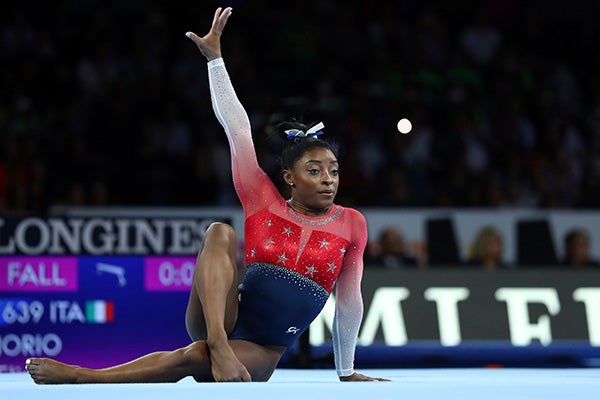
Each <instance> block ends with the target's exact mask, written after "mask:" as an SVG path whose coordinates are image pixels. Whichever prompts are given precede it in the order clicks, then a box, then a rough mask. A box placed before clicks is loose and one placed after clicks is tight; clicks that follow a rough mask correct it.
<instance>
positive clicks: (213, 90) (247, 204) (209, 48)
mask: <svg viewBox="0 0 600 400" xmlns="http://www.w3.org/2000/svg"><path fill="white" fill-rule="evenodd" d="M230 15H231V7H227V8H225V9H221V8H218V9H217V10H216V11H215V15H214V18H213V23H212V26H211V28H210V31H209V32H208V33H207V34H206V35H205V36H203V37H200V36H198V35H196V34H195V33H193V32H187V33H186V36H187V37H189V38H190V39H191V40H193V41H194V43H195V44H196V46H198V48H199V49H200V52H201V53H202V54H203V55H204V56H205V57H206V59H207V61H208V78H209V85H210V95H211V101H212V105H213V110H214V112H215V115H216V117H217V119H218V120H219V122H220V123H221V125H222V126H223V128H224V129H225V133H226V134H227V139H228V140H229V148H230V151H231V162H232V174H233V182H234V185H235V190H236V192H237V194H238V197H239V198H240V201H241V202H242V205H243V206H244V210H245V211H246V212H247V213H249V214H251V213H253V212H254V211H255V210H256V209H257V208H258V207H259V206H260V204H264V200H265V199H269V196H273V198H275V197H277V196H279V192H278V191H277V189H276V188H275V186H274V185H273V184H272V182H271V180H270V179H269V177H268V176H267V174H266V173H264V171H263V170H262V169H261V168H260V166H259V165H258V162H257V160H256V151H255V149H254V143H253V142H252V131H251V127H250V120H249V118H248V114H247V113H246V110H245V109H244V107H243V106H242V104H241V102H240V101H239V99H238V97H237V95H236V93H235V90H234V89H233V85H232V83H231V79H230V77H229V74H228V72H227V69H226V68H225V62H224V60H223V58H222V54H221V34H222V33H223V29H224V28H225V24H226V23H227V19H228V18H229V16H230ZM251 193H256V194H258V193H261V196H262V197H261V199H255V198H254V197H253V196H252V195H251Z"/></svg>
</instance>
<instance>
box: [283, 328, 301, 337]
mask: <svg viewBox="0 0 600 400" xmlns="http://www.w3.org/2000/svg"><path fill="white" fill-rule="evenodd" d="M298 332H300V329H299V328H296V327H295V326H290V327H289V328H288V330H287V331H285V333H291V334H292V335H295V334H296V333H298Z"/></svg>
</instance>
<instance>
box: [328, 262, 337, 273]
mask: <svg viewBox="0 0 600 400" xmlns="http://www.w3.org/2000/svg"><path fill="white" fill-rule="evenodd" d="M327 269H328V270H329V272H331V273H333V272H335V261H332V262H330V263H327Z"/></svg>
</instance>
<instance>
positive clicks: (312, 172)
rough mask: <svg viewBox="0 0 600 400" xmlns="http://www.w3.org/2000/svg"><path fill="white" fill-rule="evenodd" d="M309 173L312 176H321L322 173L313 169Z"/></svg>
mask: <svg viewBox="0 0 600 400" xmlns="http://www.w3.org/2000/svg"><path fill="white" fill-rule="evenodd" d="M308 173H309V174H311V175H319V174H320V173H321V171H320V170H319V169H318V168H311V169H309V170H308Z"/></svg>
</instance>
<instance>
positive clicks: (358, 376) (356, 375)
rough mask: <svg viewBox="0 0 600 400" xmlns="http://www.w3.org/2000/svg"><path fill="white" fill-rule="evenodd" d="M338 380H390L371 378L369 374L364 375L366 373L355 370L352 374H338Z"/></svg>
mask: <svg viewBox="0 0 600 400" xmlns="http://www.w3.org/2000/svg"><path fill="white" fill-rule="evenodd" d="M340 381H342V382H372V381H378V382H390V379H386V378H371V377H370V376H366V375H363V374H359V373H357V372H355V373H353V374H352V375H348V376H340Z"/></svg>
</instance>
